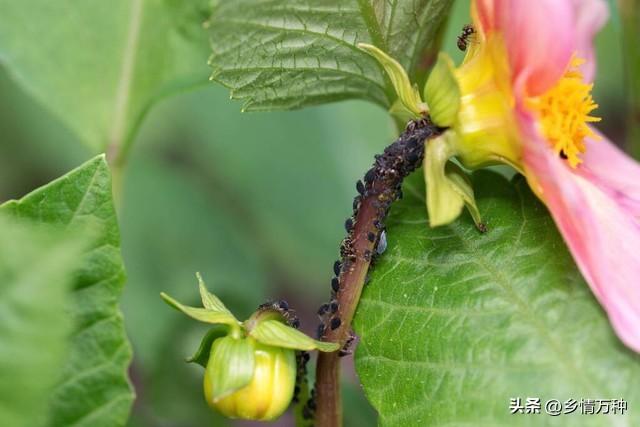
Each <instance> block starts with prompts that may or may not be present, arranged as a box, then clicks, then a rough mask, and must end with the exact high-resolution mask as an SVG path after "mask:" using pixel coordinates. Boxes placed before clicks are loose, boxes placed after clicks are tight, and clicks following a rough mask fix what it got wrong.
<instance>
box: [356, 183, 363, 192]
mask: <svg viewBox="0 0 640 427" xmlns="http://www.w3.org/2000/svg"><path fill="white" fill-rule="evenodd" d="M356 190H358V193H360V194H364V184H363V183H362V181H360V180H358V182H356Z"/></svg>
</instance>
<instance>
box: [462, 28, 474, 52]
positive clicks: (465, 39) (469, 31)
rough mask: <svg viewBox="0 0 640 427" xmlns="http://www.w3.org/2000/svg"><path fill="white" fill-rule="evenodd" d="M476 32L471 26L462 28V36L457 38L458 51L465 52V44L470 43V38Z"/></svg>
mask: <svg viewBox="0 0 640 427" xmlns="http://www.w3.org/2000/svg"><path fill="white" fill-rule="evenodd" d="M475 32H476V30H475V29H474V28H473V26H472V25H469V24H467V25H465V26H464V27H462V34H460V35H459V36H458V49H460V50H461V51H463V52H464V51H465V50H467V44H468V43H469V42H470V37H471V36H472V35H473V33H475Z"/></svg>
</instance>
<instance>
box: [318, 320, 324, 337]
mask: <svg viewBox="0 0 640 427" xmlns="http://www.w3.org/2000/svg"><path fill="white" fill-rule="evenodd" d="M317 334H318V338H322V336H323V335H324V325H323V324H322V323H321V324H319V325H318V331H317Z"/></svg>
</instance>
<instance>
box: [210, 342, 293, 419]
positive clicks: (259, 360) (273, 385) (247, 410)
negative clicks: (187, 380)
mask: <svg viewBox="0 0 640 427" xmlns="http://www.w3.org/2000/svg"><path fill="white" fill-rule="evenodd" d="M227 339H232V340H233V339H234V338H231V337H225V338H221V339H218V340H216V341H214V343H213V346H212V348H211V355H210V358H209V363H208V364H207V368H206V371H205V374H204V395H205V399H206V401H207V403H208V404H209V406H211V407H212V408H214V409H216V410H218V411H219V412H220V413H222V414H223V415H225V416H227V417H229V418H242V419H246V420H259V421H269V420H273V419H276V418H278V417H279V416H280V415H282V413H283V412H284V411H285V410H286V409H287V407H288V406H289V403H290V402H291V399H292V397H293V390H294V387H295V383H296V361H295V352H294V350H290V349H285V348H279V347H273V346H269V345H264V344H260V343H258V342H257V341H255V340H254V339H252V338H243V339H241V340H242V341H246V342H247V345H248V346H249V347H250V349H251V351H252V355H253V369H252V374H251V377H250V379H249V383H248V384H247V385H245V386H244V387H242V388H240V389H238V390H236V391H233V392H231V393H228V394H226V395H225V396H223V397H220V398H217V399H216V397H215V396H216V394H217V393H216V392H217V390H218V389H219V388H220V384H219V379H220V376H221V375H220V374H221V371H222V373H224V372H227V373H228V372H229V371H230V370H232V369H233V366H234V362H231V363H230V364H228V365H225V364H224V363H221V362H220V361H221V360H224V358H221V357H220V353H221V352H224V351H225V349H224V347H225V344H226V343H225V342H224V340H227ZM240 370H242V369H240Z"/></svg>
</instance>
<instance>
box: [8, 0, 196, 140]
mask: <svg viewBox="0 0 640 427" xmlns="http://www.w3.org/2000/svg"><path fill="white" fill-rule="evenodd" d="M0 10H2V14H1V15H0V62H1V63H2V64H3V65H6V66H7V68H9V70H10V72H11V73H12V74H13V76H14V77H15V78H16V80H17V81H19V82H20V83H21V85H22V86H23V87H24V88H25V89H26V90H27V91H28V92H29V93H30V94H31V95H32V96H34V97H35V98H36V99H37V100H38V101H39V102H40V103H42V104H43V105H44V106H46V107H47V108H48V109H50V110H51V111H52V112H54V113H55V114H56V115H57V116H58V117H59V118H60V119H61V120H62V121H63V122H64V123H65V124H66V125H67V126H68V127H69V128H71V129H72V130H73V131H74V132H75V133H77V134H78V135H79V136H80V139H81V140H82V141H83V142H84V143H86V144H88V145H89V146H90V147H92V148H93V149H94V150H96V151H98V150H100V151H101V150H104V148H105V147H106V146H107V144H122V143H124V142H125V141H128V140H130V139H131V138H132V137H133V134H134V133H135V130H136V128H137V127H138V125H139V124H140V122H141V121H142V118H143V117H144V115H145V113H146V112H147V111H148V110H149V108H150V107H151V106H152V105H153V104H154V103H155V102H157V101H158V100H160V99H162V98H163V97H165V96H166V95H168V94H170V93H173V92H175V91H177V90H183V89H185V88H188V87H191V86H193V85H198V84H204V83H205V82H206V77H207V67H206V63H205V62H206V61H205V60H206V55H207V48H208V45H207V42H206V33H205V32H204V31H202V29H201V24H202V22H203V21H204V20H205V19H206V17H207V15H208V2H207V1H206V0H197V1H180V0H165V1H144V0H116V1H109V2H104V1H99V0H87V1H80V2H78V1H73V0H58V1H53V2H52V1H47V0H32V1H28V2H24V1H23V2H16V1H12V0H0Z"/></svg>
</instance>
